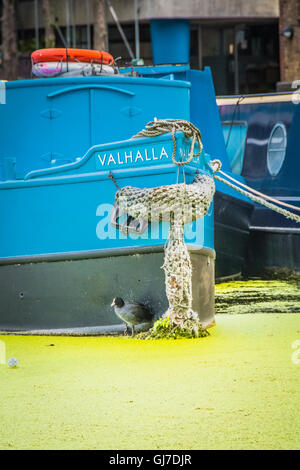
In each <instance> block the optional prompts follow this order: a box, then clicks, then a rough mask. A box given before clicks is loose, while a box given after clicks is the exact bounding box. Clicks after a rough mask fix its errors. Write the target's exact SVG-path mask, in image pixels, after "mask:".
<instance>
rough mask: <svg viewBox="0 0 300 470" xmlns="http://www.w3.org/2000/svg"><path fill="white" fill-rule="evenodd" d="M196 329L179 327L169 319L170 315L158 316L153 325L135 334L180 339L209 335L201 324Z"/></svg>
mask: <svg viewBox="0 0 300 470" xmlns="http://www.w3.org/2000/svg"><path fill="white" fill-rule="evenodd" d="M197 326H198V328H197V331H195V330H194V329H192V328H180V327H179V326H178V325H174V324H172V323H171V321H170V317H167V318H160V319H159V320H157V321H156V322H155V323H154V325H153V327H152V328H151V329H150V330H149V331H147V332H145V333H140V334H139V335H137V338H138V339H180V338H185V339H187V338H203V337H205V336H208V335H209V332H208V331H207V330H205V329H204V328H203V327H201V325H200V324H199V325H197Z"/></svg>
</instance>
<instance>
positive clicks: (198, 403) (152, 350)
mask: <svg viewBox="0 0 300 470" xmlns="http://www.w3.org/2000/svg"><path fill="white" fill-rule="evenodd" d="M297 339H300V316H299V315H295V314H286V315H279V314H261V315H251V314H250V315H249V314H244V315H226V314H223V315H216V326H215V327H214V328H212V329H211V330H210V335H209V336H207V337H205V338H201V339H181V340H178V341H168V340H161V341H140V340H137V339H130V340H129V339H128V338H122V337H89V338H87V337H55V338H54V337H38V336H34V337H30V336H13V335H12V336H4V335H2V336H0V340H2V341H4V342H5V345H6V353H7V359H8V358H9V357H11V356H14V357H16V358H17V359H18V360H19V368H18V369H14V370H12V369H9V368H8V367H7V364H6V365H0V449H124V450H126V449H129V450H131V449H155V450H164V449H170V450H171V449H176V450H177V449H178V450H180V449H182V450H186V449H187V450H189V449H191V450H192V449H299V448H300V407H299V403H300V374H299V372H300V369H299V367H300V366H299V365H295V364H294V363H293V361H292V353H293V352H294V351H295V350H294V349H293V347H292V345H293V344H294V342H295V340H297ZM50 346H51V347H50Z"/></svg>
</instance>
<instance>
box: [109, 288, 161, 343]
mask: <svg viewBox="0 0 300 470" xmlns="http://www.w3.org/2000/svg"><path fill="white" fill-rule="evenodd" d="M111 307H114V309H115V314H116V315H117V316H118V317H119V318H121V320H123V322H125V330H124V334H127V333H128V325H130V326H131V329H132V334H131V336H134V334H135V331H134V326H135V325H139V324H140V323H149V322H152V321H153V318H154V313H153V312H152V311H151V309H150V308H149V307H148V306H147V305H144V304H140V303H136V302H125V301H124V300H123V299H121V297H115V298H114V300H113V301H112V304H111Z"/></svg>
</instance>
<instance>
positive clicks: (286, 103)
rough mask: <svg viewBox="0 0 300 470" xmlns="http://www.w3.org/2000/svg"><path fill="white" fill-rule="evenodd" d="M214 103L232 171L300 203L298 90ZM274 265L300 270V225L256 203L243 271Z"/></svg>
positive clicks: (285, 199) (267, 191) (284, 199)
mask: <svg viewBox="0 0 300 470" xmlns="http://www.w3.org/2000/svg"><path fill="white" fill-rule="evenodd" d="M217 102H218V106H219V111H220V116H221V119H222V125H223V131H224V137H225V142H226V147H227V152H228V155H229V159H230V165H231V170H232V172H233V173H234V174H236V175H242V176H243V177H244V178H245V180H246V181H247V183H248V184H249V186H251V187H253V188H254V189H256V190H259V191H261V192H263V193H265V194H267V195H269V196H272V197H274V198H276V199H278V200H279V201H282V202H284V203H287V204H290V205H293V206H296V207H300V159H299V150H300V143H299V129H300V107H299V104H298V103H299V96H298V93H297V92H294V93H276V94H268V95H252V96H236V97H219V98H218V100H217ZM291 211H292V212H293V209H291ZM294 212H295V211H294ZM298 214H299V212H298ZM278 269H279V270H280V269H288V270H292V271H294V272H299V271H300V228H299V224H298V223H296V222H295V221H293V220H291V219H288V218H286V217H283V216H282V215H281V214H279V213H277V212H274V211H271V210H270V209H268V208H266V207H263V206H261V205H258V204H255V208H254V211H253V214H252V218H251V226H250V240H249V251H248V260H247V271H248V272H250V273H252V274H253V273H256V274H259V273H261V272H264V271H270V270H271V271H274V270H275V271H277V272H278Z"/></svg>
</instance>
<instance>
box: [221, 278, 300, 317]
mask: <svg viewBox="0 0 300 470" xmlns="http://www.w3.org/2000/svg"><path fill="white" fill-rule="evenodd" d="M215 312H216V313H228V314H240V313H241V314H242V313H300V278H295V279H294V280H290V281H287V280H286V281H280V280H250V281H234V282H226V283H222V284H216V286H215Z"/></svg>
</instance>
